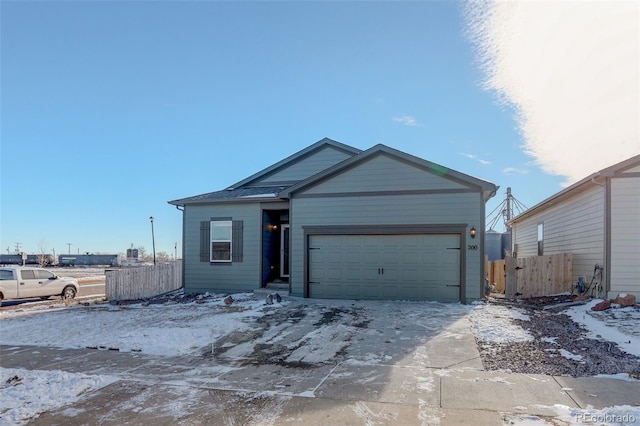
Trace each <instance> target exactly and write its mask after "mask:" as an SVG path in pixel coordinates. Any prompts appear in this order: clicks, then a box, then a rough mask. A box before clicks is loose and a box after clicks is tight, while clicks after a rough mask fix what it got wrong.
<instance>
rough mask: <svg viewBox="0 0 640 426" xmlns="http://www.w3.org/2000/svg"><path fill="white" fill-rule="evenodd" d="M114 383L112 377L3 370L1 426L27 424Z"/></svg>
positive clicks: (0, 382)
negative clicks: (45, 413) (85, 394)
mask: <svg viewBox="0 0 640 426" xmlns="http://www.w3.org/2000/svg"><path fill="white" fill-rule="evenodd" d="M115 381H117V379H116V378H115V377H111V376H93V375H86V374H80V373H67V372H64V371H57V370H50V371H41V370H25V369H22V368H3V367H0V390H2V398H0V413H2V417H1V420H2V422H1V423H2V424H12V425H22V424H26V423H28V422H29V421H30V420H32V419H33V418H35V417H38V416H39V415H40V414H41V413H43V412H46V411H49V410H53V409H58V408H62V407H64V406H65V405H67V404H70V403H72V402H75V401H77V400H78V399H79V398H80V397H81V396H82V394H84V393H85V392H90V391H93V390H96V389H100V388H102V387H104V386H107V385H109V384H111V383H113V382H115ZM69 413H71V414H73V412H72V411H69Z"/></svg>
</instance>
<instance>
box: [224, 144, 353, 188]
mask: <svg viewBox="0 0 640 426" xmlns="http://www.w3.org/2000/svg"><path fill="white" fill-rule="evenodd" d="M327 146H330V147H333V148H336V149H338V150H339V151H343V152H345V153H347V154H350V155H356V154H358V153H360V152H361V150H359V149H357V148H354V147H352V146H349V145H345V144H343V143H340V142H337V141H334V140H333V139H329V138H323V139H321V140H319V141H318V142H316V143H314V144H313V145H309V146H308V147H306V148H305V149H303V150H302V151H298V152H296V153H295V154H293V155H290V156H289V157H287V158H285V159H284V160H281V161H278V162H277V163H275V164H273V165H271V166H269V167H267V168H266V169H262V170H260V171H259V172H258V173H255V174H253V175H251V176H249V177H248V178H246V179H243V180H241V181H240V182H236V183H234V184H233V185H231V186H230V187H228V188H227V189H235V188H240V187H242V186H246V185H250V184H251V183H252V182H255V181H258V180H260V179H264V178H265V177H267V176H269V175H271V174H274V173H276V172H278V171H280V170H282V169H283V168H285V167H289V166H290V165H291V164H293V163H295V162H298V161H300V160H302V159H304V158H307V157H309V156H311V155H313V154H314V153H316V152H318V151H320V150H322V149H324V148H326V147H327Z"/></svg>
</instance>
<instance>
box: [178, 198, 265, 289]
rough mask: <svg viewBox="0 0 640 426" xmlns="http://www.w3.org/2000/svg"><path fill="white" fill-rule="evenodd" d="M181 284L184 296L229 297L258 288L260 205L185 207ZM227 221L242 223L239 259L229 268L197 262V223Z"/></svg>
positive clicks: (198, 254) (227, 266) (198, 246)
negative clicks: (241, 242)
mask: <svg viewBox="0 0 640 426" xmlns="http://www.w3.org/2000/svg"><path fill="white" fill-rule="evenodd" d="M184 214H185V223H186V229H185V230H184V238H185V244H184V249H185V253H184V259H185V265H184V283H185V291H186V292H188V293H204V292H207V291H208V292H215V293H233V292H244V291H253V290H254V289H256V288H259V287H260V230H261V229H260V226H261V225H260V224H261V216H260V205H259V204H257V203H256V204H242V205H235V206H234V205H219V206H187V207H186V208H185V212H184ZM212 217H231V218H232V219H233V220H234V221H236V220H242V221H243V222H244V223H243V248H242V250H243V251H242V252H243V259H242V262H234V263H232V264H230V265H229V264H210V263H209V262H200V261H199V260H200V222H201V221H208V220H210V219H211V218H212Z"/></svg>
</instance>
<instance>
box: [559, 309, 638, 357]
mask: <svg viewBox="0 0 640 426" xmlns="http://www.w3.org/2000/svg"><path fill="white" fill-rule="evenodd" d="M599 302H602V300H601V299H596V300H592V301H591V302H590V303H587V304H584V305H580V306H575V307H572V308H570V309H568V310H567V311H566V313H567V315H569V317H571V319H572V320H573V321H575V322H577V323H578V324H581V325H582V326H584V327H585V328H586V329H587V330H588V331H589V334H588V337H589V338H592V339H602V340H605V339H606V340H607V341H610V342H613V343H616V344H617V345H618V347H619V348H620V350H623V351H625V352H627V353H629V354H632V355H636V356H640V338H638V337H639V336H638V335H637V334H635V333H638V327H637V324H638V323H637V320H638V319H640V313H638V311H637V310H635V309H629V310H627V309H626V308H625V309H608V310H606V311H601V312H595V311H592V310H591V308H592V307H593V306H595V305H596V304H598V303H599ZM620 311H624V312H623V313H622V314H621V313H620ZM627 324H628V325H627Z"/></svg>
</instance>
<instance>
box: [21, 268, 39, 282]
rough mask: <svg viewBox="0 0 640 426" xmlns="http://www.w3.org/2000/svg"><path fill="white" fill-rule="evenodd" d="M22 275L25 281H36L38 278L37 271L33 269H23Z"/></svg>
mask: <svg viewBox="0 0 640 426" xmlns="http://www.w3.org/2000/svg"><path fill="white" fill-rule="evenodd" d="M21 275H22V279H23V280H34V279H35V278H36V271H34V270H33V269H23V270H22V274H21Z"/></svg>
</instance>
